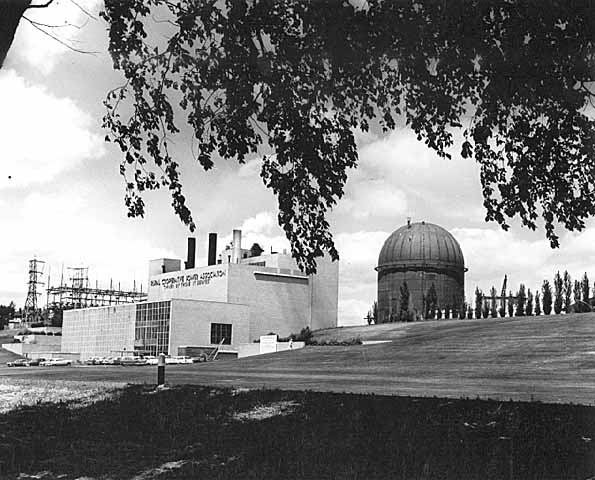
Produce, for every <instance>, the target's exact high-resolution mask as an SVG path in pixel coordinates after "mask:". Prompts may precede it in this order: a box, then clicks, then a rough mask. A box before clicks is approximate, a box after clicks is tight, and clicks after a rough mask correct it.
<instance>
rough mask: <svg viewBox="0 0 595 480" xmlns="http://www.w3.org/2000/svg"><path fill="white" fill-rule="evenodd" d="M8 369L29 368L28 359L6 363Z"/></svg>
mask: <svg viewBox="0 0 595 480" xmlns="http://www.w3.org/2000/svg"><path fill="white" fill-rule="evenodd" d="M6 366H7V367H28V366H29V360H27V359H26V358H19V359H17V360H13V361H12V362H6Z"/></svg>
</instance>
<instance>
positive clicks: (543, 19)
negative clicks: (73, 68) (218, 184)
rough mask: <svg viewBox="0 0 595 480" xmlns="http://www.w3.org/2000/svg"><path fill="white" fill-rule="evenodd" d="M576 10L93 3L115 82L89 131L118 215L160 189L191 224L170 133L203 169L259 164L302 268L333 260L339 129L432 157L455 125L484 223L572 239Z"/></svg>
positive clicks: (588, 94) (584, 102)
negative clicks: (113, 159)
mask: <svg viewBox="0 0 595 480" xmlns="http://www.w3.org/2000/svg"><path fill="white" fill-rule="evenodd" d="M592 5H593V4H592V2H591V1H589V0H582V1H581V0H576V1H555V0H549V1H546V2H518V1H516V0H514V1H513V0H465V1H459V2H423V3H422V2H419V1H415V0H412V1H387V0H384V1H382V0H368V1H364V2H358V5H353V4H351V3H350V2H346V1H344V0H326V1H323V2H304V1H301V0H226V1H215V0H178V1H176V2H173V1H168V0H129V1H126V2H122V1H120V0H107V1H106V2H105V11H104V12H103V14H102V15H103V18H105V19H106V20H107V22H108V23H109V29H110V30H109V36H110V43H109V50H110V53H111V55H112V57H113V64H114V68H115V69H117V70H120V71H122V72H123V74H124V76H125V79H126V83H125V85H123V86H121V87H119V88H116V89H114V90H113V91H111V92H109V94H108V96H107V99H106V102H105V105H106V108H107V112H106V115H105V117H104V126H105V127H106V128H107V130H108V138H109V139H110V140H111V141H113V142H115V143H116V144H117V145H118V146H119V147H120V149H121V150H122V152H123V153H124V159H123V161H122V164H121V173H122V175H124V176H125V178H126V204H127V206H128V210H129V215H131V216H136V215H143V213H144V203H143V199H142V194H143V192H144V191H145V190H152V189H156V188H160V187H166V188H169V190H170V191H171V196H172V200H173V208H174V210H175V212H176V213H177V214H178V215H179V217H180V218H181V220H182V221H183V222H184V223H186V224H187V225H189V227H190V228H191V229H193V228H194V226H195V222H194V219H193V216H192V214H191V212H190V210H189V208H188V206H187V204H186V200H185V197H184V194H183V189H182V181H181V179H180V176H179V163H178V162H179V160H178V159H175V158H172V156H171V155H170V154H169V151H168V146H169V145H170V144H171V141H172V137H173V136H174V135H175V134H176V133H178V131H179V128H180V127H179V125H180V122H186V123H187V124H188V125H190V127H191V128H192V129H193V133H194V137H195V142H196V146H197V157H196V159H197V161H198V163H199V164H200V165H201V166H202V168H204V169H205V170H208V169H210V168H211V167H212V166H213V162H214V161H215V159H216V156H219V157H221V158H224V159H235V160H237V161H239V162H240V163H241V162H244V161H245V160H246V159H247V158H248V157H249V156H250V155H253V154H257V153H259V152H261V151H262V150H261V148H262V147H266V148H267V149H270V150H269V151H271V152H273V153H272V154H270V155H265V156H264V159H263V161H262V169H261V176H262V178H263V181H264V183H265V184H266V185H267V186H268V187H269V188H271V189H272V190H273V192H274V193H275V194H276V196H277V198H278V203H279V216H278V220H279V224H280V225H281V226H282V227H283V228H284V230H285V233H286V235H287V237H288V239H289V240H290V243H291V247H292V254H293V256H294V257H295V258H296V260H297V261H298V264H299V265H300V267H301V268H303V269H305V270H306V271H307V272H311V271H314V270H315V266H316V263H315V260H316V258H317V257H319V256H321V255H322V254H323V251H328V252H330V255H331V256H332V257H333V258H337V257H338V253H337V250H336V248H335V245H334V242H333V238H332V235H331V232H330V228H329V224H328V222H327V220H326V214H327V213H328V211H329V210H330V209H331V208H332V207H333V206H334V205H335V204H336V202H337V201H338V200H339V199H340V198H341V196H342V195H343V192H344V185H345V182H346V179H347V173H348V170H349V169H350V168H353V167H355V166H356V164H357V159H358V158H357V151H356V145H355V140H354V133H353V132H354V129H356V128H359V129H361V130H363V131H367V130H368V129H369V128H370V126H372V125H376V124H378V125H379V127H380V128H382V129H383V130H384V131H388V130H391V129H394V128H395V127H396V126H397V124H398V123H401V122H404V123H406V125H407V126H408V127H410V128H411V129H412V130H413V131H414V132H415V133H416V134H417V138H418V139H419V140H420V141H423V142H425V144H426V145H427V146H428V147H430V148H432V149H433V150H434V151H435V152H437V154H438V155H439V156H440V157H445V158H450V155H451V153H450V150H451V148H452V147H453V146H454V133H455V130H457V129H459V130H460V131H461V132H462V136H463V139H464V140H463V142H462V145H461V154H462V156H463V157H465V158H474V159H475V161H477V162H478V163H479V165H480V167H481V183H482V188H483V195H484V206H485V208H486V220H488V221H495V222H497V223H498V224H500V225H501V226H502V227H503V228H504V229H507V228H508V227H509V223H508V222H509V219H510V218H513V217H515V216H518V217H519V218H520V220H521V222H522V224H523V225H525V226H527V227H529V228H531V229H535V228H536V227H537V222H538V221H539V219H540V218H541V219H543V222H544V224H545V232H546V236H547V238H548V239H549V241H550V243H551V245H552V246H553V247H555V246H558V236H557V234H556V232H555V226H556V224H561V225H563V226H564V227H566V228H568V229H570V230H574V229H579V230H580V229H582V228H584V226H585V223H584V220H585V218H587V217H588V216H591V215H593V214H595V165H594V163H595V158H594V155H593V153H594V148H593V147H594V145H593V142H594V140H595V138H594V136H593V130H594V127H595V124H594V121H593V119H592V117H589V115H588V114H587V113H588V112H587V110H586V109H587V108H588V107H587V106H588V105H589V102H593V99H594V88H595V87H594V86H593V71H594V70H593V66H594V54H593V31H595V29H594V26H595V12H593V8H592ZM156 22H158V24H157V25H158V27H159V28H160V35H154V34H153V32H154V31H155V30H154V29H155V28H157V27H156V26H155V24H156ZM163 32H165V38H166V40H163V38H164V36H163ZM591 105H592V103H591Z"/></svg>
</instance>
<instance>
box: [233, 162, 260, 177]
mask: <svg viewBox="0 0 595 480" xmlns="http://www.w3.org/2000/svg"><path fill="white" fill-rule="evenodd" d="M261 166H262V158H261V157H258V158H254V159H252V160H249V161H247V162H246V163H244V164H243V165H241V166H240V168H239V169H238V177H241V178H246V177H248V178H258V177H259V176H260V169H261Z"/></svg>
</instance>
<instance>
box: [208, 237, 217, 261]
mask: <svg viewBox="0 0 595 480" xmlns="http://www.w3.org/2000/svg"><path fill="white" fill-rule="evenodd" d="M216 263H217V234H216V233H209V259H208V262H207V265H215V264H216Z"/></svg>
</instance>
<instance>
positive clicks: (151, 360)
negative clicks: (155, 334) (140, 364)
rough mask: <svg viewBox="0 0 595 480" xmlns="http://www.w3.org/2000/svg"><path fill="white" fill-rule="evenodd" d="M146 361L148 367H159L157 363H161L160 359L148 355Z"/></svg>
mask: <svg viewBox="0 0 595 480" xmlns="http://www.w3.org/2000/svg"><path fill="white" fill-rule="evenodd" d="M145 360H146V362H147V365H157V363H158V362H159V359H158V358H157V357H154V356H152V355H148V356H146V357H145Z"/></svg>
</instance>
